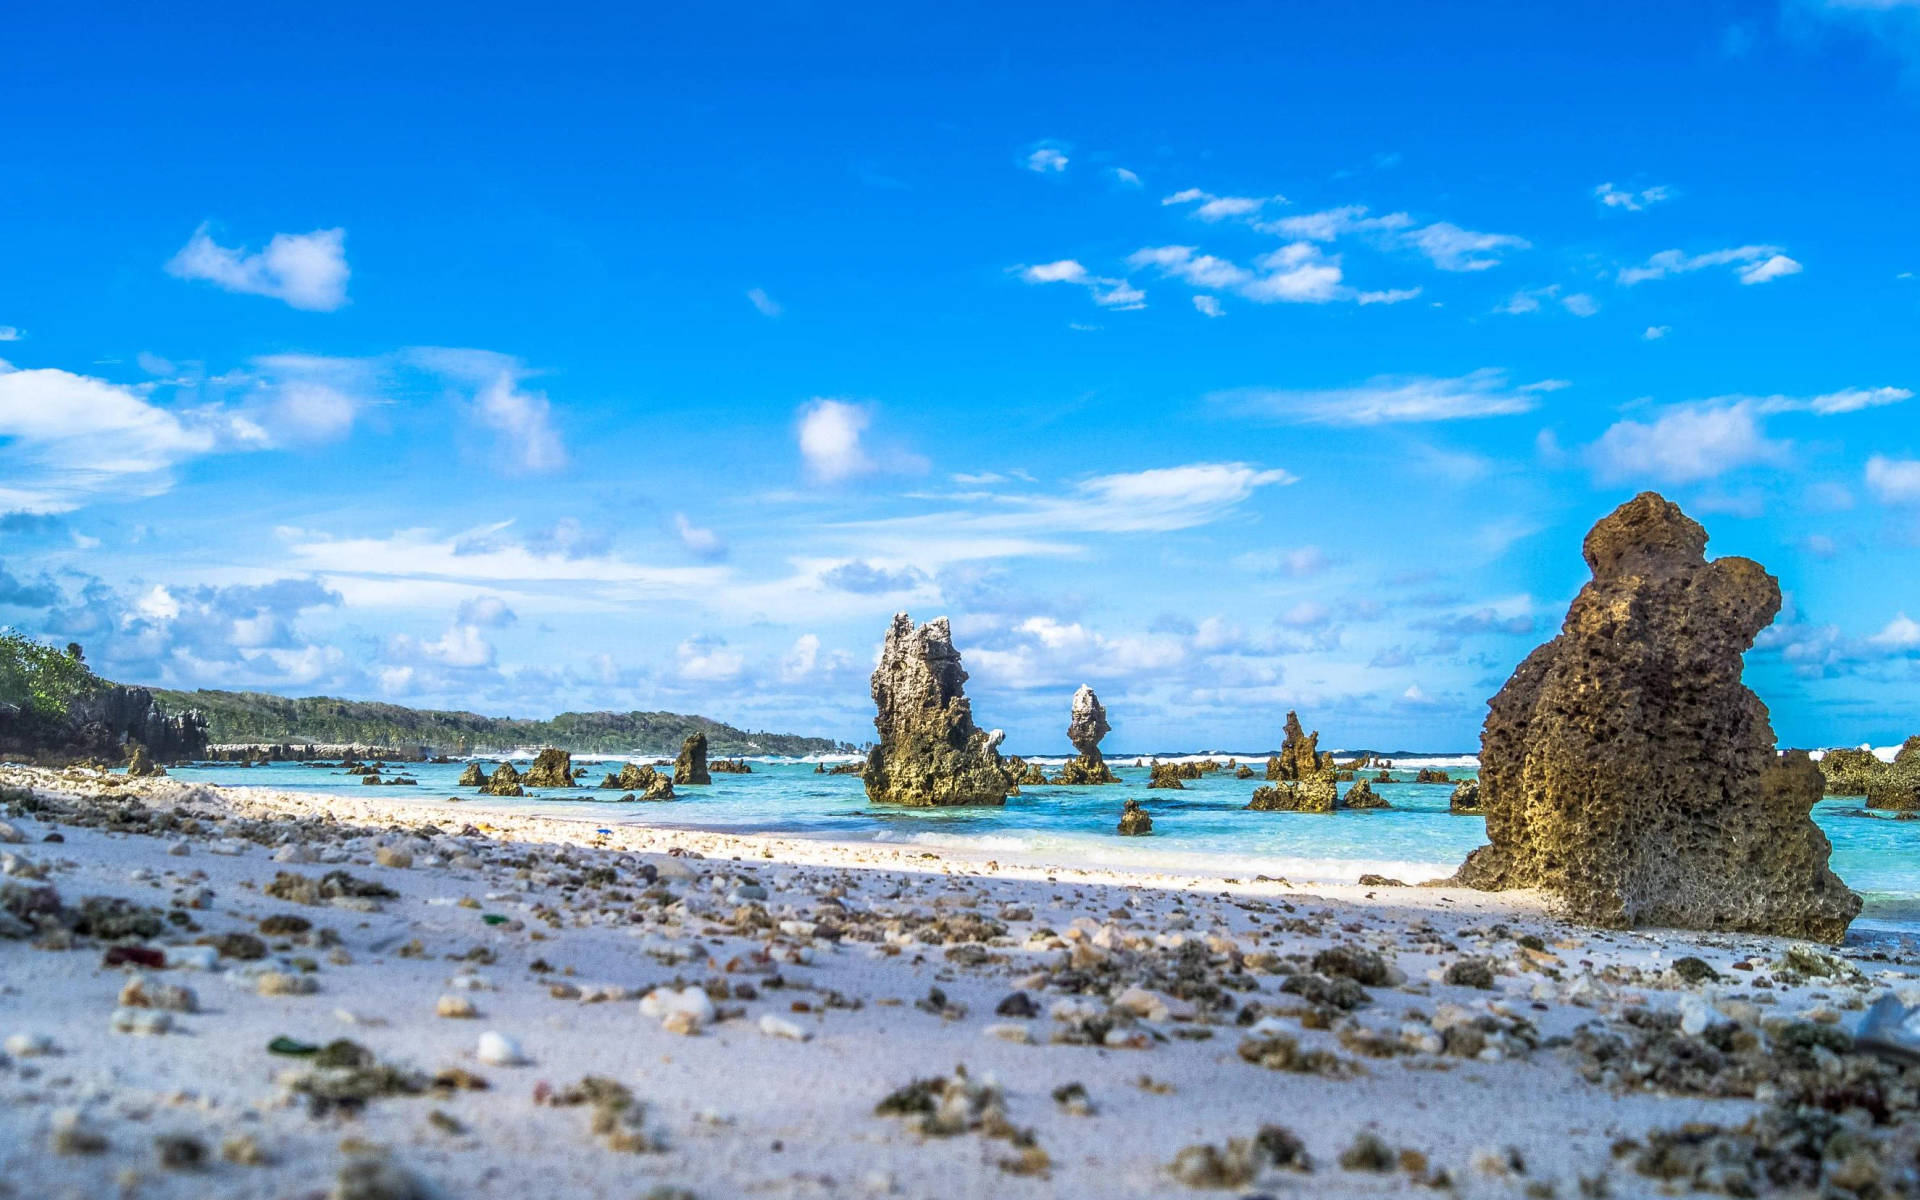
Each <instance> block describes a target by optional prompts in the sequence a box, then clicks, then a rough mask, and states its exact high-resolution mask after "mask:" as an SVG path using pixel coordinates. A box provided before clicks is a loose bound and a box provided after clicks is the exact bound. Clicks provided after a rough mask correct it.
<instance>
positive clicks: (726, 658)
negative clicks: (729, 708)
mask: <svg viewBox="0 0 1920 1200" xmlns="http://www.w3.org/2000/svg"><path fill="white" fill-rule="evenodd" d="M674 657H675V658H676V659H677V660H678V663H679V674H680V678H681V679H684V680H688V681H697V682H706V683H719V682H725V681H727V680H730V679H737V678H739V676H740V673H741V672H742V671H744V670H745V669H746V665H747V660H746V657H745V656H744V655H742V654H740V653H739V652H737V651H734V650H729V649H727V642H726V639H725V638H720V637H714V636H712V635H711V634H700V635H697V636H695V637H690V638H688V639H686V640H685V641H683V642H681V643H680V645H679V646H678V647H676V648H675V650H674Z"/></svg>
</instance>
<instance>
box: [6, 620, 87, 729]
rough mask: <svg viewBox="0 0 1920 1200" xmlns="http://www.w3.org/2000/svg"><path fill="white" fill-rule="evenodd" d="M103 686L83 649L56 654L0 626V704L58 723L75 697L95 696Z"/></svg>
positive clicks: (73, 649)
mask: <svg viewBox="0 0 1920 1200" xmlns="http://www.w3.org/2000/svg"><path fill="white" fill-rule="evenodd" d="M103 686H104V685H103V684H102V683H101V681H100V679H99V678H98V677H97V676H95V675H94V673H93V672H92V671H89V670H88V669H87V664H86V662H85V660H84V659H82V657H81V653H80V647H79V646H77V645H73V644H69V645H68V646H67V648H66V649H65V650H56V649H54V648H53V647H52V646H48V645H44V644H43V643H41V642H37V641H35V640H34V639H32V638H30V637H28V636H27V635H25V634H23V633H21V632H19V631H18V630H15V629H12V628H9V627H6V626H0V704H5V705H10V706H12V707H14V708H17V709H19V710H20V711H21V712H24V713H31V714H33V715H35V716H38V717H42V718H45V719H46V720H49V721H57V720H59V719H60V718H62V717H64V716H66V715H67V707H68V705H70V704H71V703H72V702H73V700H74V698H75V697H78V696H86V695H91V694H93V693H94V692H96V691H98V690H99V689H100V688H101V687H103Z"/></svg>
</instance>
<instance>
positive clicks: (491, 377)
mask: <svg viewBox="0 0 1920 1200" xmlns="http://www.w3.org/2000/svg"><path fill="white" fill-rule="evenodd" d="M405 357H406V358H407V359H408V360H410V361H411V362H413V363H415V364H417V365H420V366H424V367H426V368H428V369H430V370H434V371H438V372H440V373H441V374H443V375H446V376H448V377H450V378H454V379H458V380H461V381H463V382H466V383H468V384H470V385H472V386H473V387H474V388H475V389H476V390H475V392H474V395H473V400H472V406H471V409H470V411H471V413H472V416H473V419H474V421H475V423H476V424H477V425H478V426H479V427H480V428H482V429H486V430H489V431H491V432H492V433H493V434H494V455H495V457H496V458H497V459H498V460H499V461H500V462H502V463H504V464H505V465H506V467H507V468H508V469H509V470H512V471H516V472H519V473H522V474H527V475H546V474H551V473H553V472H555V471H558V470H561V469H562V468H564V467H565V466H566V465H567V462H568V455H567V448H566V444H565V443H564V442H563V441H562V440H561V437H560V432H559V429H558V428H557V427H556V426H555V424H554V418H553V404H552V402H551V401H549V400H548V399H547V396H546V394H545V393H544V392H536V391H531V390H528V389H526V388H524V387H522V386H521V385H522V384H523V383H524V382H525V380H526V379H527V378H528V377H529V376H531V375H532V374H533V372H532V371H530V370H528V368H527V367H526V365H525V364H524V363H522V362H521V361H520V360H519V359H517V358H514V357H513V356H511V355H507V354H496V353H494V352H493V351H491V350H454V349H439V348H423V349H416V350H410V351H407V352H406V354H405Z"/></svg>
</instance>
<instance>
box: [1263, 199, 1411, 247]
mask: <svg viewBox="0 0 1920 1200" xmlns="http://www.w3.org/2000/svg"><path fill="white" fill-rule="evenodd" d="M1411 224H1413V218H1412V217H1410V216H1408V215H1407V214H1406V213H1403V212H1396V213H1387V214H1385V215H1383V216H1378V217H1370V216H1368V215H1367V207H1366V205H1364V204H1349V205H1345V206H1343V207H1341V208H1329V209H1325V210H1322V211H1320V212H1315V213H1301V214H1300V215H1298V216H1292V217H1281V218H1280V219H1279V220H1277V221H1267V222H1262V223H1261V224H1259V225H1256V226H1255V228H1256V229H1259V230H1260V231H1261V232H1262V233H1275V234H1279V235H1280V236H1281V237H1287V238H1295V239H1298V240H1301V241H1308V242H1331V241H1335V240H1337V239H1339V238H1342V237H1345V236H1347V235H1348V234H1355V233H1384V232H1390V231H1393V230H1398V229H1405V228H1406V227H1407V226H1409V225H1411Z"/></svg>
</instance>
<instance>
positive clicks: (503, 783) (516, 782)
mask: <svg viewBox="0 0 1920 1200" xmlns="http://www.w3.org/2000/svg"><path fill="white" fill-rule="evenodd" d="M480 794H481V795H482V796H524V795H526V794H527V792H526V789H525V788H523V787H522V786H521V785H520V772H518V771H516V770H514V769H513V764H512V763H501V764H500V765H499V766H498V767H496V768H495V769H494V772H493V776H492V778H490V779H488V780H487V782H486V783H485V784H483V785H481V788H480Z"/></svg>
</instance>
